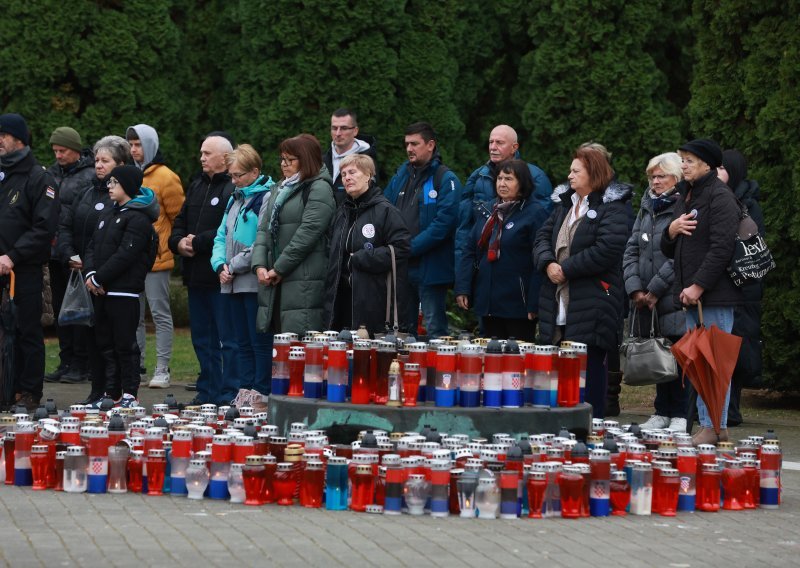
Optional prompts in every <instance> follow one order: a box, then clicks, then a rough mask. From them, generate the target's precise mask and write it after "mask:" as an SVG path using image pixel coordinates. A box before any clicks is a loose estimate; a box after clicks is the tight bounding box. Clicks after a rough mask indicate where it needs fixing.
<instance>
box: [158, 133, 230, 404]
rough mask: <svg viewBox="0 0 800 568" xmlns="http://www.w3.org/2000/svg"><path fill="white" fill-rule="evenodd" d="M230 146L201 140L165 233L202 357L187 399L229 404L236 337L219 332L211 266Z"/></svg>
mask: <svg viewBox="0 0 800 568" xmlns="http://www.w3.org/2000/svg"><path fill="white" fill-rule="evenodd" d="M232 150H233V147H232V145H231V143H230V141H229V140H228V139H226V138H224V137H222V136H214V135H209V136H208V137H207V138H206V139H205V140H204V141H203V145H202V146H201V147H200V165H201V166H202V168H203V171H202V173H201V174H200V175H198V176H196V177H195V178H194V179H192V181H191V182H190V183H189V186H188V187H187V188H186V201H184V202H183V207H181V211H180V213H178V216H177V217H175V224H174V225H173V227H172V234H171V235H170V237H169V248H170V249H171V250H172V252H173V253H175V254H177V255H180V257H181V268H182V272H183V284H184V285H185V286H186V287H187V289H188V293H189V313H190V314H191V317H190V320H189V325H190V328H191V332H192V345H193V346H194V352H195V354H196V355H197V360H198V362H199V363H200V375H199V376H198V378H197V396H196V397H195V398H194V400H192V402H191V404H206V403H214V404H216V403H219V402H225V403H226V404H227V403H229V402H230V400H231V399H232V398H233V397H234V395H235V394H236V392H235V390H234V389H233V388H231V389H230V392H224V391H225V388H224V387H225V385H224V379H223V368H224V369H225V375H230V374H231V369H230V367H231V366H232V364H233V360H234V357H235V355H234V353H233V350H234V348H235V345H234V341H233V339H234V338H232V337H227V338H226V337H220V335H219V330H218V328H217V321H218V320H221V319H222V318H223V316H222V315H221V314H220V310H222V305H221V303H222V302H221V299H220V291H219V277H218V276H217V274H216V273H215V272H214V270H213V269H212V268H211V251H212V249H213V247H214V237H215V236H216V234H217V229H218V228H219V225H220V222H221V221H222V218H223V215H224V213H225V208H226V205H227V203H228V200H229V198H230V196H231V194H232V193H233V189H234V187H233V183H231V178H230V177H229V176H228V173H227V167H226V165H225V154H227V153H228V152H231V151H232ZM225 363H227V365H226V364H225Z"/></svg>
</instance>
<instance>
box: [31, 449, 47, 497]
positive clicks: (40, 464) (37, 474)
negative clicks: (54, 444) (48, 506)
mask: <svg viewBox="0 0 800 568" xmlns="http://www.w3.org/2000/svg"><path fill="white" fill-rule="evenodd" d="M47 465H48V458H47V446H45V445H41V444H37V445H34V446H32V447H31V471H32V474H33V489H34V491H44V490H45V489H47Z"/></svg>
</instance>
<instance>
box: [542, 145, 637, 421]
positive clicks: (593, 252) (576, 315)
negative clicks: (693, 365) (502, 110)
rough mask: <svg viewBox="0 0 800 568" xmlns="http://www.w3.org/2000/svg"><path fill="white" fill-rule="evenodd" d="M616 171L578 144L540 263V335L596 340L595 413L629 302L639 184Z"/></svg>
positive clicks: (590, 382)
mask: <svg viewBox="0 0 800 568" xmlns="http://www.w3.org/2000/svg"><path fill="white" fill-rule="evenodd" d="M613 177H614V172H613V170H612V169H611V166H610V165H609V163H608V160H607V159H606V157H605V155H604V154H603V153H602V152H600V151H599V150H597V149H596V148H591V147H581V148H578V150H576V152H575V156H574V159H573V161H572V165H571V166H570V174H569V178H568V179H569V186H566V185H561V186H559V187H557V188H556V189H555V191H554V192H553V197H552V199H553V201H555V202H556V207H555V210H554V211H553V213H552V214H551V215H550V217H549V218H548V219H547V221H546V222H545V224H544V226H542V228H541V229H540V230H539V232H538V233H537V235H536V242H535V244H534V263H535V265H536V269H537V270H540V271H542V272H544V273H545V278H544V279H543V282H542V287H541V292H540V295H539V335H540V342H543V343H550V344H553V343H556V342H558V341H560V340H570V341H577V342H580V343H585V344H587V345H588V363H587V369H586V402H588V403H590V404H591V405H592V414H593V415H594V417H595V418H602V417H603V416H604V414H605V404H606V388H607V383H608V371H607V367H606V355H607V353H608V351H610V350H613V349H617V333H618V327H619V321H620V317H621V313H622V306H623V302H624V287H623V282H622V255H623V253H624V251H625V243H626V242H627V240H628V209H629V207H628V205H627V201H628V200H630V197H631V187H630V186H629V185H627V184H622V183H619V182H617V181H614V180H613Z"/></svg>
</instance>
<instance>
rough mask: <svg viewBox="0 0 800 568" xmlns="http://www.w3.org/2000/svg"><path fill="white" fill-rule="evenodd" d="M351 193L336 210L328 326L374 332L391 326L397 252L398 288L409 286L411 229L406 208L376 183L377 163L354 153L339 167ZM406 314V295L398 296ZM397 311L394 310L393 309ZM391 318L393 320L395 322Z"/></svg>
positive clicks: (327, 285) (327, 293)
mask: <svg viewBox="0 0 800 568" xmlns="http://www.w3.org/2000/svg"><path fill="white" fill-rule="evenodd" d="M339 171H340V172H341V176H342V182H343V183H344V190H345V192H346V194H347V196H346V197H345V199H344V201H343V202H342V204H341V205H339V208H338V209H337V211H336V215H335V216H334V219H333V230H332V232H331V243H330V249H331V250H330V255H329V258H328V277H327V280H326V281H325V319H324V320H323V321H324V322H325V327H326V328H327V329H343V328H345V327H349V328H356V327H358V326H361V325H363V326H365V327H366V328H367V331H369V333H370V335H372V336H374V335H375V333H378V332H381V331H384V330H385V328H386V325H387V323H389V322H388V321H387V318H386V297H387V294H388V291H387V284H386V277H387V275H390V274H391V272H392V257H391V252H390V250H389V246H390V245H391V246H392V247H393V248H394V254H395V265H396V268H395V277H396V280H397V286H396V290H398V291H399V292H398V293H400V292H401V291H402V290H404V289H405V280H406V264H407V261H408V253H409V249H410V247H411V233H409V231H408V228H407V227H406V225H405V223H404V222H403V218H402V217H401V215H400V212H399V211H398V210H397V209H396V208H395V207H394V205H392V204H391V203H389V200H388V199H386V198H385V197H384V196H383V190H381V188H380V187H378V186H377V185H375V162H373V161H372V158H370V157H369V156H367V155H365V154H351V155H350V156H347V157H345V158H344V159H342V161H341V163H340V165H339ZM396 300H397V302H398V303H399V304H400V305H399V306H392V308H393V309H394V308H395V307H396V308H397V311H398V313H403V309H404V308H405V305H404V304H403V302H404V301H405V298H404V296H403V295H402V293H400V295H399V296H398V297H397V298H396ZM392 313H393V312H392ZM389 321H391V319H390V320H389Z"/></svg>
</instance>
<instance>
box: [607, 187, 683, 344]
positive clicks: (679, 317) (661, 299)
mask: <svg viewBox="0 0 800 568" xmlns="http://www.w3.org/2000/svg"><path fill="white" fill-rule="evenodd" d="M664 199H666V200H667V201H668V203H669V204H668V205H666V206H664V207H663V208H662V209H660V210H659V211H657V212H656V211H654V209H653V199H652V197H651V196H650V192H649V190H648V191H647V193H646V194H645V196H644V197H642V205H641V209H640V210H639V214H638V215H637V216H636V221H635V222H634V224H633V232H632V233H631V236H630V238H629V239H628V244H627V245H626V246H625V256H624V258H623V260H622V270H623V274H624V277H625V293H626V294H627V295H628V296H630V295H631V294H633V293H634V292H636V291H637V290H641V291H642V292H651V293H652V294H653V295H654V296H655V297H656V298H658V303H657V304H656V310H657V313H658V322H657V326H658V327H657V328H656V333H660V334H661V335H664V336H672V337H674V336H680V335H683V334H684V332H685V331H686V318H685V316H684V314H683V311H682V310H680V309H679V307H678V306H676V305H675V301H674V298H673V297H672V283H673V282H674V281H675V271H674V269H673V262H672V259H671V258H667V257H666V256H664V253H663V252H661V238H662V236H663V233H664V228H665V227H667V226H668V225H669V224H670V222H671V221H672V211H673V209H674V208H675V203H676V202H677V201H678V194H677V193H672V194H671V195H670V196H669V197H667V198H664ZM650 313H651V312H650V310H641V312H640V317H639V321H638V323H637V324H636V325H638V328H637V327H634V331H635V332H638V333H639V334H640V335H642V336H647V335H648V334H649V333H650V323H651V318H650Z"/></svg>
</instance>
